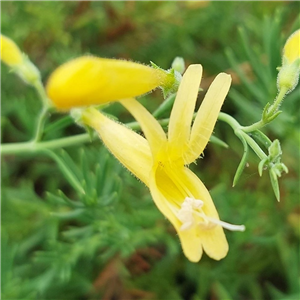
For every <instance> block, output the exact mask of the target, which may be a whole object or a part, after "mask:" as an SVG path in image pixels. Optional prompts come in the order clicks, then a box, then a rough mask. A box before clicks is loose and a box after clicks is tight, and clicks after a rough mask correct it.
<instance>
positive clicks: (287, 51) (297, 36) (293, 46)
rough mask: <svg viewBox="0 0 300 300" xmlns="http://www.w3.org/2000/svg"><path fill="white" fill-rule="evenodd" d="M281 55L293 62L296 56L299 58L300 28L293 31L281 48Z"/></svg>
mask: <svg viewBox="0 0 300 300" xmlns="http://www.w3.org/2000/svg"><path fill="white" fill-rule="evenodd" d="M283 57H284V58H285V59H286V60H287V61H288V62H289V63H293V62H294V61H295V60H296V59H297V58H300V29H298V30H297V31H295V32H294V33H293V34H292V35H291V36H290V37H289V38H288V40H287V41H286V43H285V45H284V48H283Z"/></svg>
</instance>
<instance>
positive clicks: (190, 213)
mask: <svg viewBox="0 0 300 300" xmlns="http://www.w3.org/2000/svg"><path fill="white" fill-rule="evenodd" d="M203 205H204V202H203V201H202V200H198V199H194V198H190V197H186V198H185V199H184V201H183V203H182V205H181V208H180V210H179V211H178V214H177V218H178V219H179V220H180V221H181V222H182V225H181V227H180V230H187V229H190V228H191V227H193V226H194V225H195V215H196V216H199V217H201V218H202V219H203V221H202V222H199V223H197V225H199V226H200V227H202V228H206V229H210V228H213V227H214V226H216V225H220V226H222V227H223V228H226V229H228V230H232V231H244V230H245V229H246V228H245V226H244V225H233V224H230V223H227V222H224V221H221V220H218V219H215V218H211V217H208V216H207V215H206V214H205V213H204V212H203V210H202V206H203Z"/></svg>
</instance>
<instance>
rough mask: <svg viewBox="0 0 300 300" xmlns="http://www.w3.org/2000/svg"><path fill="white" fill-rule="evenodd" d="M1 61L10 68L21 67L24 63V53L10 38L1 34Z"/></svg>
mask: <svg viewBox="0 0 300 300" xmlns="http://www.w3.org/2000/svg"><path fill="white" fill-rule="evenodd" d="M1 60H2V61H3V62H4V63H6V64H7V65H9V66H11V67H12V66H16V65H20V64H21V63H22V62H23V56H22V52H21V51H20V49H19V48H18V46H17V45H16V44H15V43H14V42H13V41H12V40H11V39H10V38H8V37H6V36H4V35H2V34H1Z"/></svg>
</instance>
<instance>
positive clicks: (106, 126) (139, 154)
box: [82, 108, 152, 185]
mask: <svg viewBox="0 0 300 300" xmlns="http://www.w3.org/2000/svg"><path fill="white" fill-rule="evenodd" d="M82 121H83V122H84V124H86V125H88V126H91V127H92V128H94V129H95V130H96V131H97V132H98V133H99V135H100V137H101V139H102V141H103V143H104V144H105V145H106V147H107V148H108V149H109V150H110V151H111V153H112V154H113V155H114V156H115V157H116V158H117V159H118V160H119V161H120V162H121V163H122V164H123V165H124V166H125V167H126V168H127V169H128V170H129V171H130V172H132V173H133V174H134V175H135V176H136V177H137V178H139V179H140V180H141V181H143V182H144V183H145V184H146V185H149V176H150V172H151V166H152V156H151V151H150V147H149V144H148V142H147V140H146V139H145V138H143V137H142V136H140V135H139V134H137V133H135V132H134V131H132V130H130V129H129V128H127V127H125V126H124V125H121V124H118V123H116V122H114V121H112V120H110V119H109V118H107V117H105V116H104V115H103V114H102V113H100V112H99V111H97V110H96V109H95V108H88V109H86V110H84V111H83V114H82Z"/></svg>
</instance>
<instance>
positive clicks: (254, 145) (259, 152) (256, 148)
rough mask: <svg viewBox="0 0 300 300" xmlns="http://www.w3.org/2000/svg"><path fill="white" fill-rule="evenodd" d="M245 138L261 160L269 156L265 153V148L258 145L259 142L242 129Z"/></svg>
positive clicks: (241, 132)
mask: <svg viewBox="0 0 300 300" xmlns="http://www.w3.org/2000/svg"><path fill="white" fill-rule="evenodd" d="M239 133H240V134H241V135H242V136H243V138H244V139H245V140H246V141H247V143H248V145H249V146H250V147H251V148H252V150H253V151H254V152H255V153H256V155H257V156H258V157H259V158H260V160H263V159H265V158H267V157H268V156H267V155H266V154H265V152H264V151H263V150H261V148H260V147H259V146H258V145H257V143H256V142H255V141H254V140H253V139H252V138H251V137H250V136H249V135H248V134H247V133H246V132H244V131H243V130H240V132H239Z"/></svg>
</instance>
